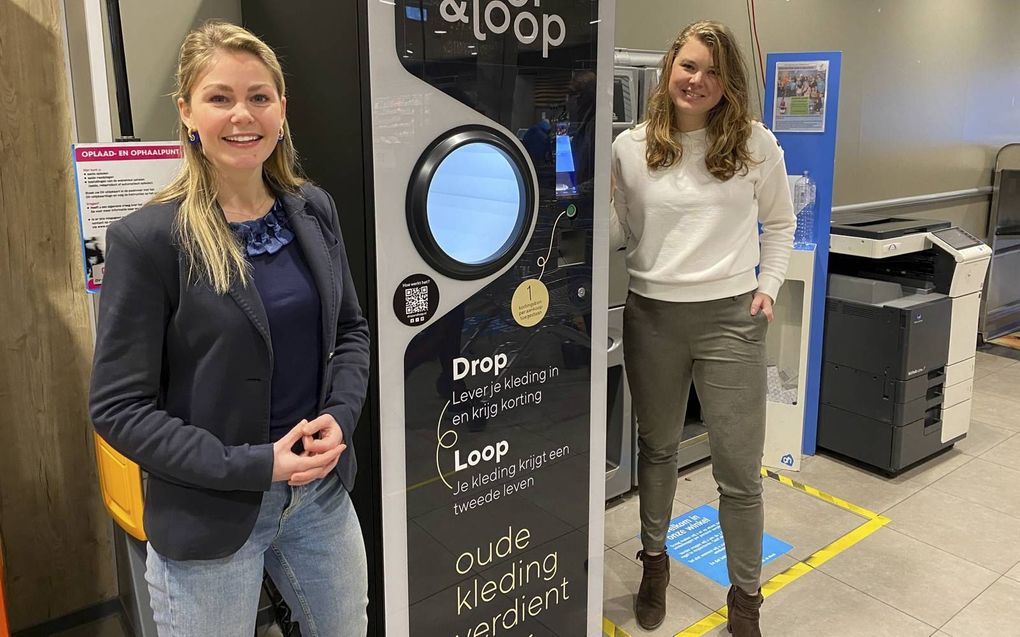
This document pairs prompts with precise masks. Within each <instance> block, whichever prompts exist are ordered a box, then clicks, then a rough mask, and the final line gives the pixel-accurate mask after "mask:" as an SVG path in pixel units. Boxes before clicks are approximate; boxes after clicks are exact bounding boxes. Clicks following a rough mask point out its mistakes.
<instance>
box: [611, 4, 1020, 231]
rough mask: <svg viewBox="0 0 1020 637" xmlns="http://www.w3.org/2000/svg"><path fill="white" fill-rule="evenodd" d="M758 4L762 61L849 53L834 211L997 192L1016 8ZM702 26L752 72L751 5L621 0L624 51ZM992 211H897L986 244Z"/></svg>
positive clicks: (1018, 133)
mask: <svg viewBox="0 0 1020 637" xmlns="http://www.w3.org/2000/svg"><path fill="white" fill-rule="evenodd" d="M755 4H756V9H757V26H758V37H759V40H760V42H761V48H762V57H763V58H764V56H765V55H766V54H767V53H769V52H790V51H822V50H827V51H832V50H836V51H842V52H843V68H842V71H843V75H842V82H841V87H840V104H839V124H838V131H837V146H836V178H835V179H836V183H835V192H834V197H833V205H836V206H838V205H842V204H850V203H859V202H866V201H876V200H884V199H891V198H895V197H905V196H909V195H921V194H928V193H936V192H945V191H951V190H961V189H965V188H973V187H976V186H988V185H991V167H992V165H993V162H994V158H995V152H996V151H997V150H998V148H999V147H1000V146H1002V145H1003V144H1006V143H1009V142H1016V141H1020V62H1018V60H1020V37H1018V36H1020V31H1018V27H1020V2H1017V1H1016V0H966V1H960V0H759V1H758V2H756V3H755ZM705 18H709V19H716V20H720V21H722V22H725V23H726V24H728V25H729V26H730V28H731V29H733V31H734V33H735V35H736V36H737V39H738V40H739V42H740V44H741V46H742V47H743V49H744V53H745V58H746V59H747V60H748V67H749V68H750V67H751V61H750V54H751V48H750V42H751V37H750V32H749V31H750V21H749V19H748V11H747V3H746V2H745V1H744V0H618V2H617V30H616V33H617V46H622V47H628V48H646V49H663V48H665V47H666V46H667V45H668V44H669V42H671V41H672V38H673V37H674V36H675V34H676V32H677V31H678V30H679V29H680V28H682V27H683V26H684V25H685V24H687V23H689V22H692V21H694V20H697V19H705ZM759 73H760V72H759ZM752 95H755V97H757V94H756V93H755V92H754V91H752ZM759 110H760V109H759ZM988 207H989V201H988V199H986V198H979V199H976V200H974V201H972V202H965V203H964V204H963V205H949V206H942V207H938V208H927V209H925V208H913V209H909V210H905V211H897V212H896V214H904V213H907V214H910V215H912V216H918V217H924V216H929V217H937V218H946V219H950V220H952V221H955V222H956V223H959V224H960V225H962V226H963V227H965V228H967V229H968V230H970V231H971V232H975V233H977V234H979V236H983V235H984V232H985V224H986V222H987V215H988Z"/></svg>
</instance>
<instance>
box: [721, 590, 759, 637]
mask: <svg viewBox="0 0 1020 637" xmlns="http://www.w3.org/2000/svg"><path fill="white" fill-rule="evenodd" d="M764 600H765V598H764V597H762V596H761V589H760V588H759V589H758V593H757V594H756V595H748V594H747V593H745V592H744V591H743V590H741V589H740V587H739V586H730V592H729V593H727V594H726V615H727V617H728V618H729V621H728V622H727V623H726V630H728V631H730V632H731V633H733V637H761V629H760V628H758V618H759V616H760V613H759V610H758V609H760V608H761V603H762V601H764Z"/></svg>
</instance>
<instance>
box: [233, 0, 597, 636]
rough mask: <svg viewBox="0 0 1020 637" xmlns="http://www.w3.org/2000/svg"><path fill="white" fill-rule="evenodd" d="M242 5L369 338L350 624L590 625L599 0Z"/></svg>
mask: <svg viewBox="0 0 1020 637" xmlns="http://www.w3.org/2000/svg"><path fill="white" fill-rule="evenodd" d="M295 5H297V6H295ZM242 8H243V15H244V20H245V24H246V26H248V27H249V28H250V29H252V30H253V31H254V32H256V33H258V34H259V35H261V36H263V37H265V38H266V40H267V41H268V42H269V43H270V44H271V45H272V46H273V47H274V48H275V49H276V50H277V51H278V53H279V54H280V56H281V58H282V60H283V63H284V65H285V68H286V69H287V72H288V82H289V86H288V91H289V95H288V120H289V122H290V125H291V130H292V131H293V135H294V138H295V143H296V145H297V147H298V149H299V150H300V152H301V154H302V162H303V165H304V168H305V171H306V172H307V173H308V175H309V177H311V179H313V180H314V181H316V182H318V183H319V184H321V185H322V186H324V187H325V188H326V189H327V190H328V191H330V192H331V193H332V194H333V195H334V197H335V199H336V201H337V206H338V209H339V211H340V221H341V224H342V226H343V230H344V239H345V242H346V245H347V251H348V254H349V256H350V259H351V261H352V270H353V271H354V274H355V278H356V280H357V284H358V287H359V289H358V292H359V296H360V299H361V302H362V305H363V306H364V307H365V309H366V313H367V314H368V316H369V319H370V321H371V323H372V327H373V350H374V360H373V382H372V393H371V398H370V401H369V405H368V406H367V408H366V410H365V416H364V417H363V419H362V422H361V423H360V425H359V428H358V436H357V437H356V439H355V448H356V450H357V453H358V457H359V460H360V463H361V465H362V469H361V472H360V474H359V478H358V480H359V483H358V484H359V486H358V488H357V489H356V491H357V492H358V493H357V494H356V497H355V502H356V505H357V508H358V512H359V515H360V516H361V518H362V522H363V526H364V527H365V529H366V540H367V543H368V546H369V559H370V563H371V565H370V569H371V574H370V581H371V583H370V598H371V613H370V620H371V623H372V627H371V632H372V633H373V634H380V635H381V634H386V635H392V636H400V635H412V636H421V637H426V636H428V637H431V636H434V635H457V634H461V635H463V634H478V635H482V634H487V635H495V634H500V635H521V636H525V637H526V636H528V635H539V634H541V635H559V636H563V637H567V636H570V637H574V636H576V635H585V634H588V635H591V634H598V632H599V631H600V630H601V599H602V597H601V590H602V587H601V584H602V554H603V544H602V537H603V533H602V525H603V497H604V489H605V477H606V476H605V470H606V460H605V459H606V449H605V432H606V422H605V417H606V404H605V402H604V401H605V398H606V369H607V345H606V343H607V342H608V338H607V337H608V335H607V295H608V292H607V282H606V280H607V271H608V265H607V263H608V212H607V211H608V205H609V204H608V196H609V186H608V184H609V152H610V142H611V139H610V131H611V120H610V108H611V102H610V100H611V97H612V74H611V70H612V37H613V36H612V32H613V31H612V29H613V3H611V2H599V1H598V0H392V1H385V2H384V1H380V0H364V1H361V2H357V3H355V2H350V3H347V2H344V3H334V2H297V3H289V4H288V5H287V6H279V3H275V2H271V1H261V2H244V3H243V4H242ZM603 69H606V73H602V70H603ZM597 131H598V132H597ZM603 131H604V132H603Z"/></svg>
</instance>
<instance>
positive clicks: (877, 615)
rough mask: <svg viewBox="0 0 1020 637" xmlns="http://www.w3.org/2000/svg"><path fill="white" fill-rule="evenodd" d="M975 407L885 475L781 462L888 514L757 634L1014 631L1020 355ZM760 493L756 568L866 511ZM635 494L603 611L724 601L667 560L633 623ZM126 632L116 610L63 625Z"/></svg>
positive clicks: (614, 542) (1019, 527) (694, 485)
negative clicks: (950, 433)
mask: <svg viewBox="0 0 1020 637" xmlns="http://www.w3.org/2000/svg"><path fill="white" fill-rule="evenodd" d="M1013 355H1014V356H1017V357H1018V358H1020V353H1013ZM973 418H974V420H973V422H972V424H971V429H970V434H969V435H968V437H967V438H966V439H965V440H964V441H963V442H961V443H958V444H957V445H956V447H955V448H954V449H952V450H951V451H949V452H948V453H945V454H943V455H941V456H938V457H937V458H934V459H932V460H930V461H928V462H927V463H925V464H923V465H922V466H920V467H918V468H915V469H912V470H911V471H908V472H906V473H904V474H902V475H900V476H898V477H897V478H895V479H891V480H890V479H886V478H883V477H881V476H879V475H877V474H873V473H869V472H866V471H864V470H862V469H859V468H857V467H855V466H851V465H849V464H846V463H843V462H840V461H837V460H834V459H832V458H830V457H827V456H824V455H819V456H813V457H810V458H806V459H805V460H804V462H803V470H802V471H801V472H799V473H790V474H789V475H791V477H792V478H793V479H795V480H797V481H799V482H802V483H804V484H808V485H810V486H813V487H815V488H817V489H820V490H822V491H825V492H828V493H831V494H832V495H835V496H838V497H840V498H842V499H844V500H847V501H849V502H852V503H854V504H857V505H860V506H863V507H866V508H868V509H871V510H873V511H875V512H878V513H881V514H883V515H885V516H887V517H889V518H890V519H891V520H892V521H891V523H890V524H889V525H888V526H885V527H883V528H882V529H880V530H878V531H877V532H875V533H874V534H872V535H870V536H868V537H867V538H865V539H864V540H862V541H861V542H860V543H859V544H857V545H855V546H853V547H851V548H850V549H848V550H847V551H845V552H843V553H841V554H839V555H837V556H836V557H835V558H833V559H832V560H830V561H829V562H827V563H825V564H823V565H822V566H821V567H820V568H819V569H818V570H813V571H811V572H809V573H808V574H806V575H804V576H803V577H801V578H800V579H798V580H796V581H795V582H793V583H792V584H790V585H789V586H787V587H785V588H783V589H781V590H779V591H778V592H777V593H776V594H775V595H773V596H772V597H770V598H769V599H768V600H767V601H766V602H765V605H764V607H763V609H762V618H763V619H762V630H763V632H764V633H765V634H766V635H770V636H775V637H780V636H782V637H799V636H801V635H803V636H805V637H807V636H810V637H818V636H820V635H821V636H825V637H854V636H858V635H860V636H868V637H881V636H886V635H888V636H889V637H912V636H915V635H916V636H917V637H927V636H933V635H934V636H942V637H945V636H950V637H984V636H989V637H1005V636H1012V635H1020V362H1018V361H1017V360H1014V359H1011V358H1006V357H1000V356H992V355H989V354H986V353H979V354H978V360H977V373H976V380H975V400H974V413H973ZM715 499H716V492H715V484H714V482H713V481H712V475H711V467H710V466H707V465H702V466H699V467H696V468H694V469H692V470H689V471H686V472H684V473H683V475H681V476H680V479H679V480H678V484H677V493H676V506H675V508H674V515H679V514H682V513H683V512H685V511H687V510H690V509H693V508H695V507H697V506H700V505H702V504H705V503H708V502H714V501H715ZM765 499H766V531H767V532H768V533H770V534H771V535H773V536H775V537H777V538H780V539H782V540H784V541H786V542H787V543H789V544H791V545H793V550H792V551H791V552H790V553H789V554H788V555H785V556H783V557H781V558H779V559H778V560H776V561H775V562H773V563H771V564H769V565H768V566H767V567H766V568H765V573H764V577H765V578H769V577H772V576H773V575H775V574H777V573H779V572H782V571H783V570H785V569H787V568H789V567H790V566H791V565H793V564H795V563H796V562H797V561H799V560H802V559H804V558H806V557H807V556H809V555H811V554H812V553H813V552H815V551H817V550H818V549H820V548H822V547H824V546H826V545H828V544H829V543H830V542H832V541H833V540H835V539H837V538H839V537H840V536H842V535H843V534H845V533H846V532H847V531H849V530H851V529H853V528H855V527H856V526H858V525H859V524H861V522H863V518H861V517H859V516H856V515H853V514H851V513H848V512H846V511H844V510H842V509H839V508H837V507H835V506H833V505H830V504H827V503H824V502H821V501H820V500H818V499H815V498H813V497H811V496H809V495H806V494H804V493H801V492H799V491H796V490H794V489H792V488H790V487H786V486H783V485H781V484H779V483H778V482H776V481H774V480H766V481H765ZM637 504H638V503H637V497H636V494H634V493H631V494H629V495H626V496H624V497H622V498H619V499H617V500H614V501H613V502H611V503H609V507H608V510H607V511H606V534H605V538H606V539H605V541H606V553H605V558H606V561H605V567H606V568H605V595H604V597H605V604H604V613H605V616H606V617H608V618H609V619H610V620H611V621H612V622H614V623H615V624H617V625H618V626H620V627H621V628H623V629H624V630H625V631H627V632H628V633H631V634H632V635H634V637H639V636H642V635H655V636H668V637H672V636H673V635H675V634H676V633H677V632H679V631H681V630H683V629H684V628H686V627H687V626H689V625H690V624H692V623H694V622H696V621H698V620H700V619H701V618H703V617H705V616H706V615H708V614H709V613H710V612H711V611H712V610H713V609H715V608H718V607H719V606H721V605H723V603H724V601H725V600H724V597H725V589H723V587H721V586H719V585H717V584H715V583H714V582H712V581H710V580H708V579H707V578H705V577H702V576H701V575H699V574H697V573H695V572H694V571H692V570H690V569H688V568H687V567H685V566H682V565H681V564H679V563H677V562H673V564H672V567H671V573H672V578H671V582H670V588H669V594H668V597H667V604H668V613H667V617H666V621H665V622H664V623H663V625H662V627H660V629H659V630H656V631H653V632H650V633H649V632H646V631H643V630H641V629H640V628H638V627H637V626H636V625H635V622H634V619H633V595H634V591H636V590H637V585H638V582H639V581H640V579H641V566H640V563H639V562H637V561H636V560H635V559H634V554H635V552H636V551H637V549H638V548H639V547H640V543H639V542H638V540H637V533H638V516H637ZM124 634H125V633H124V632H123V629H122V628H121V626H120V623H119V621H118V619H117V618H115V617H114V618H107V619H105V620H103V621H101V622H96V623H95V624H91V625H89V626H81V627H78V628H76V629H74V630H73V631H68V632H64V633H61V637H122V636H123V635H124ZM708 634H709V635H712V636H722V635H727V634H728V633H726V631H725V628H724V627H719V628H716V629H715V630H713V631H711V632H710V633H708Z"/></svg>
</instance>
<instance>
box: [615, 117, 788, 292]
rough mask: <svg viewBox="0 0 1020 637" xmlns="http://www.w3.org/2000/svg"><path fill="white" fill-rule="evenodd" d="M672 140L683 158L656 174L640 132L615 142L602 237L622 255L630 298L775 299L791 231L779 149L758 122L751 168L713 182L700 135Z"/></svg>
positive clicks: (751, 143)
mask: <svg viewBox="0 0 1020 637" xmlns="http://www.w3.org/2000/svg"><path fill="white" fill-rule="evenodd" d="M680 138H681V141H680V143H681V144H682V146H683V158H682V159H681V160H680V162H678V163H677V164H676V165H674V166H672V167H670V168H666V169H664V170H656V171H651V170H649V169H648V165H647V163H646V162H645V127H644V125H642V126H638V127H636V128H633V129H631V130H628V131H625V132H623V133H621V134H620V136H619V137H617V138H616V141H615V142H614V143H613V176H614V178H615V179H616V192H615V197H614V211H613V213H612V220H611V223H610V229H611V232H612V243H613V246H614V247H615V248H623V247H626V250H627V270H628V271H629V272H630V289H631V291H633V292H634V293H636V294H640V295H641V296H644V297H648V298H652V299H657V300H660V301H685V302H687V301H708V300H713V299H721V298H724V297H727V296H736V295H738V294H743V293H745V292H749V291H752V290H758V291H760V292H764V293H765V294H768V295H769V296H770V297H772V299H773V300H774V299H775V298H776V294H777V293H778V292H779V288H780V286H782V284H783V280H784V279H785V278H786V268H787V265H789V262H790V252H791V251H792V250H793V231H794V228H795V226H796V217H795V216H794V212H793V203H792V201H791V200H790V187H789V184H788V182H787V178H786V164H785V163H784V161H783V150H782V149H781V148H780V147H779V144H778V142H777V141H776V138H775V137H774V136H773V135H772V133H770V132H769V131H768V130H766V129H765V127H764V126H762V125H761V124H760V123H757V122H756V123H754V124H753V125H752V127H751V138H750V140H749V141H748V145H749V147H750V151H751V157H752V159H753V160H754V161H755V162H757V163H754V164H752V165H751V166H749V170H748V173H747V174H746V175H741V174H740V173H739V172H738V173H737V174H736V175H734V176H733V177H732V178H731V179H729V180H728V181H720V180H718V179H717V178H715V177H713V176H712V174H711V173H709V172H708V168H707V167H706V166H705V150H706V147H707V146H706V130H705V129H702V130H698V131H694V132H691V133H682V134H681V135H680ZM759 223H760V224H761V226H762V232H761V236H760V241H761V246H760V248H759V234H758V224H759ZM759 265H760V268H759V274H758V275H757V277H756V276H755V267H756V266H759Z"/></svg>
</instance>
